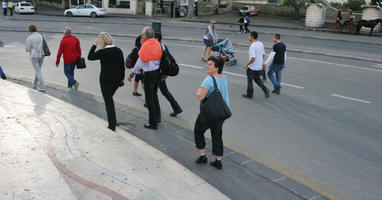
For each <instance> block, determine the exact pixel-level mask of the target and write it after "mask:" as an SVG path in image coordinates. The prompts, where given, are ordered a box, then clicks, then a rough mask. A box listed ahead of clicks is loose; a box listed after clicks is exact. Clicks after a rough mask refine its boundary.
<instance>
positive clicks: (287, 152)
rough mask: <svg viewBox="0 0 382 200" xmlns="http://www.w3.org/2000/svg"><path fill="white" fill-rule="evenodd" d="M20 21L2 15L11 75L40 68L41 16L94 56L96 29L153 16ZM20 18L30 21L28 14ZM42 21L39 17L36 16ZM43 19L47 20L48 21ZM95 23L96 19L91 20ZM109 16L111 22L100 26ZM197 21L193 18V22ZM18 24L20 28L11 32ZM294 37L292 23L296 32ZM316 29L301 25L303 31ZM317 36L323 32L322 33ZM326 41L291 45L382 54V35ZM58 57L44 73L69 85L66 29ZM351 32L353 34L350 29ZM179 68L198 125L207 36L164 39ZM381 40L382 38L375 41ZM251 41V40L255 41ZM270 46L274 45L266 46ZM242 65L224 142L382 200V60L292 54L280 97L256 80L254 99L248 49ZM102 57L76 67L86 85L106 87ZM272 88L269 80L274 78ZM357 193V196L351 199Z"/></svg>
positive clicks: (310, 180)
mask: <svg viewBox="0 0 382 200" xmlns="http://www.w3.org/2000/svg"><path fill="white" fill-rule="evenodd" d="M17 17H18V18H19V19H20V20H6V19H4V18H0V40H2V41H3V42H4V43H5V47H2V48H0V62H1V63H0V64H1V65H2V67H3V68H4V70H5V71H6V72H7V73H9V74H13V75H17V76H26V77H32V76H33V73H34V72H33V70H32V67H31V64H30V61H29V58H28V55H27V54H26V53H25V52H24V50H23V49H24V44H25V38H26V36H27V35H28V34H27V33H26V32H20V31H21V30H26V27H27V25H28V24H29V23H32V22H33V23H35V24H36V25H37V27H38V28H41V30H44V31H51V32H55V31H57V32H58V31H61V30H63V28H64V27H65V26H71V27H72V28H73V31H74V32H75V33H76V32H86V33H88V34H78V35H77V36H78V37H79V38H80V40H81V46H82V48H83V53H84V55H85V56H86V55H87V53H88V50H89V49H90V46H91V44H92V42H93V40H94V39H95V37H96V36H95V35H96V34H97V33H98V32H100V31H108V32H111V33H112V34H126V35H138V34H139V33H140V30H141V29H142V27H143V26H144V25H147V24H150V23H151V22H145V21H142V20H141V19H110V18H99V19H95V20H97V21H96V22H97V23H89V22H86V21H87V20H88V19H87V18H69V19H68V18H63V17H62V18H60V17H49V18H48V20H46V18H43V17H36V20H35V21H34V20H33V17H35V16H29V15H26V16H17ZM21 19H22V20H21ZM38 20H40V21H38ZM41 20H43V21H41ZM92 20H93V19H92ZM103 20H105V21H106V22H107V23H102V21H103ZM168 23H169V24H170V25H169V26H167V25H166V24H165V23H164V25H163V27H162V30H163V32H164V35H165V37H166V36H169V37H170V36H171V37H182V38H191V39H198V38H200V37H201V32H202V29H201V28H202V27H201V25H202V24H195V27H196V28H192V29H191V28H187V29H185V28H181V27H182V26H183V27H184V22H168ZM192 26H194V23H187V27H192ZM5 29H11V30H13V31H5ZM288 32H290V33H291V34H292V32H293V31H292V30H288ZM307 33H309V32H303V31H295V35H299V34H307ZM315 34H316V33H315ZM319 34H320V37H321V36H322V37H328V38H332V39H330V40H322V39H320V40H318V39H311V38H301V39H300V38H294V37H291V36H287V37H285V38H284V39H285V42H286V44H287V46H288V47H291V48H294V47H296V48H297V47H299V48H300V47H301V48H305V49H312V50H317V51H323V52H329V53H333V54H335V53H338V54H352V55H355V56H368V57H370V58H379V57H380V52H381V49H382V48H381V47H380V45H379V44H372V43H373V41H374V40H380V39H379V38H375V37H372V38H371V39H369V38H363V40H367V41H369V40H370V42H369V43H367V41H365V43H362V44H360V43H355V44H349V43H348V42H346V41H340V40H338V41H335V42H334V41H333V40H335V39H336V38H337V37H338V36H337V35H335V36H333V37H331V35H330V34H329V33H319ZM222 35H223V36H227V37H229V38H231V40H234V41H237V42H240V43H246V42H247V40H246V36H243V35H239V36H238V34H236V33H234V32H232V31H231V32H230V31H225V32H224V33H223V34H222ZM46 36H47V39H48V42H49V46H50V48H51V50H52V56H51V57H48V58H46V60H45V62H44V66H43V68H44V69H43V73H44V77H45V79H46V80H48V81H51V82H55V83H61V84H65V83H66V80H65V77H64V75H63V69H62V64H61V66H60V68H59V69H56V67H55V54H56V52H57V48H58V44H59V40H60V38H61V37H62V34H58V33H57V34H56V33H47V34H46ZM343 37H344V38H345V39H349V40H350V39H352V38H353V36H343ZM270 38H271V34H262V35H260V40H263V41H264V43H265V45H266V46H269V45H271V44H272V41H271V40H270ZM115 40H116V44H117V46H119V47H121V48H122V49H123V51H124V53H125V55H127V53H128V52H130V49H131V48H132V44H133V38H131V37H115ZM164 42H165V43H166V44H167V45H168V46H169V48H170V50H171V52H172V54H173V55H174V56H175V58H176V59H177V61H178V63H180V65H181V72H180V74H179V75H178V76H177V77H174V78H170V79H169V80H168V85H169V88H170V90H171V91H172V92H173V95H174V96H175V98H176V99H177V100H178V102H179V103H180V105H181V106H182V108H183V110H184V113H182V114H181V115H179V118H180V119H181V120H184V121H185V122H187V123H189V124H192V123H194V122H195V118H196V115H197V113H198V103H199V102H198V100H197V99H196V97H195V92H196V90H197V89H198V87H199V86H200V83H201V81H202V80H203V78H204V77H205V76H206V73H205V69H204V65H205V64H204V63H202V62H201V61H200V57H201V48H202V44H201V43H200V42H184V41H175V40H171V41H170V40H168V41H166V40H165V41H164ZM378 42H380V41H377V43H378ZM247 43H248V42H247ZM267 51H269V50H267ZM236 52H237V58H238V65H236V66H232V67H230V66H226V67H225V72H226V75H227V78H228V79H229V87H230V90H229V91H230V98H231V106H232V112H233V117H232V118H231V119H230V120H228V121H227V122H226V123H225V126H224V129H223V130H224V142H225V144H227V145H230V146H232V147H233V148H235V149H236V150H238V151H240V152H245V153H246V155H248V156H250V157H251V158H255V159H256V160H262V161H263V163H265V164H267V166H270V167H271V168H273V169H275V170H277V171H279V172H281V173H284V174H285V173H286V174H288V175H290V176H291V177H294V178H296V179H299V180H300V179H301V180H304V181H303V184H306V185H309V186H312V187H315V188H316V189H318V190H322V191H327V192H328V193H331V192H333V193H336V194H340V195H338V196H340V197H342V198H343V199H351V198H355V199H375V200H377V199H380V197H381V196H382V192H381V190H380V188H381V186H382V180H381V179H380V177H381V175H382V168H381V167H380V166H382V153H381V152H382V145H381V144H382V135H381V133H382V131H381V128H382V125H381V123H380V122H381V121H382V116H381V113H382V105H381V104H382V103H381V102H382V95H381V89H380V86H381V84H382V80H381V77H382V76H381V75H382V66H381V65H380V64H376V63H372V62H363V61H357V60H347V59H340V58H335V57H331V56H320V55H314V54H302V53H292V52H290V53H289V54H288V63H287V68H286V70H285V71H284V72H283V82H284V85H283V88H282V94H281V95H280V96H275V95H272V96H271V98H270V99H269V100H265V99H264V95H263V94H262V92H261V91H260V89H259V88H256V87H255V97H254V99H252V100H248V99H243V98H242V97H241V94H242V93H244V92H245V90H246V78H245V71H244V69H243V68H242V66H243V65H244V64H245V62H246V61H247V59H248V58H247V54H248V53H247V48H245V47H237V48H236ZM98 74H99V63H98V62H90V61H88V68H87V69H86V70H82V71H79V70H77V71H76V77H77V79H78V81H79V82H80V87H81V88H84V89H86V90H88V91H91V92H94V93H100V89H99V85H98ZM267 86H268V87H269V88H272V87H271V84H270V82H269V81H268V82H267ZM131 92H132V86H131V85H128V86H127V87H125V88H124V89H123V90H120V91H119V92H118V93H117V94H116V98H117V99H123V100H125V101H129V102H132V103H134V104H142V103H143V99H142V98H136V97H133V96H132V95H131ZM160 101H161V106H162V108H163V109H162V112H163V113H170V112H172V111H171V108H170V106H169V104H168V103H167V102H166V101H165V100H164V99H163V98H162V97H161V99H160ZM345 197H349V198H345Z"/></svg>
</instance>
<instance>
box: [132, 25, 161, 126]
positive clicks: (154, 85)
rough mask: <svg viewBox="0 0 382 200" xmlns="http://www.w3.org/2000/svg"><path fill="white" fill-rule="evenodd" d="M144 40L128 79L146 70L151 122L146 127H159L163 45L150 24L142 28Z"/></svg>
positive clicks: (147, 101) (147, 103)
mask: <svg viewBox="0 0 382 200" xmlns="http://www.w3.org/2000/svg"><path fill="white" fill-rule="evenodd" d="M142 42H143V43H142V47H141V49H140V50H139V52H138V55H139V58H138V60H137V63H136V64H135V66H134V69H133V72H131V74H130V76H129V78H128V80H129V81H131V79H132V78H133V77H134V75H135V74H140V73H141V69H142V70H143V71H144V73H145V75H144V82H145V100H146V105H147V108H148V110H149V123H147V124H145V125H144V127H145V128H148V129H157V128H158V123H159V122H160V120H161V117H160V106H159V100H158V94H157V93H158V87H159V81H160V79H161V74H160V71H159V67H160V60H161V58H162V53H163V52H162V46H161V44H160V43H159V42H158V40H156V39H154V30H153V28H152V27H149V26H148V27H145V28H144V29H143V30H142Z"/></svg>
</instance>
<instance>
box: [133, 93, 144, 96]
mask: <svg viewBox="0 0 382 200" xmlns="http://www.w3.org/2000/svg"><path fill="white" fill-rule="evenodd" d="M133 96H137V97H140V96H142V94H139V93H138V92H133Z"/></svg>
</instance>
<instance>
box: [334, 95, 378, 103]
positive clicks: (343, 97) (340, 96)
mask: <svg viewBox="0 0 382 200" xmlns="http://www.w3.org/2000/svg"><path fill="white" fill-rule="evenodd" d="M330 96H333V97H338V98H342V99H347V100H350V101H357V102H361V103H367V104H370V103H371V102H370V101H366V100H362V99H357V98H352V97H347V96H342V95H339V94H330Z"/></svg>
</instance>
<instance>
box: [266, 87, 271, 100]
mask: <svg viewBox="0 0 382 200" xmlns="http://www.w3.org/2000/svg"><path fill="white" fill-rule="evenodd" d="M269 93H270V91H269V89H267V92H265V98H266V99H269V97H270V94H269Z"/></svg>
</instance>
